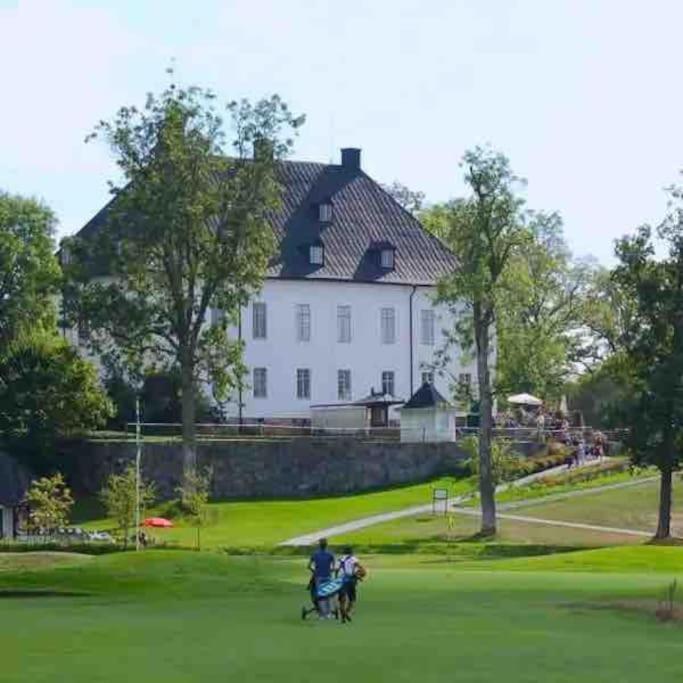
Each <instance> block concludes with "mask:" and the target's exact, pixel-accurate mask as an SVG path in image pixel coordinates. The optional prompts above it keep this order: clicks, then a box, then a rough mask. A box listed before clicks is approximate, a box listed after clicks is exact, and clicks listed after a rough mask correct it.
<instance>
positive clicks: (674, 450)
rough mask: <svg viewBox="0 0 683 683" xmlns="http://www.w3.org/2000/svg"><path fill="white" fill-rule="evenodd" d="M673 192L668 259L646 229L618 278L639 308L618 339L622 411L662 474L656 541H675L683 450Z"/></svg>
mask: <svg viewBox="0 0 683 683" xmlns="http://www.w3.org/2000/svg"><path fill="white" fill-rule="evenodd" d="M672 194H673V200H674V202H678V205H674V207H673V208H672V211H671V213H670V214H669V215H668V217H667V218H666V220H665V221H664V222H663V223H662V224H661V225H660V226H659V228H658V230H657V235H658V237H659V239H660V240H661V241H662V243H663V244H664V245H666V247H667V250H668V253H667V255H666V257H665V258H663V259H657V257H656V255H655V246H654V242H653V234H652V233H653V231H652V229H651V228H650V227H649V226H644V227H641V228H640V229H639V230H638V231H637V232H636V234H635V235H634V236H632V237H625V238H623V239H622V240H621V241H620V242H619V243H618V245H617V256H618V257H619V261H620V263H619V265H618V266H617V267H616V268H615V270H614V273H613V276H612V277H613V280H614V283H616V284H617V285H618V286H619V287H620V288H621V289H622V290H623V296H624V297H625V298H627V299H629V300H631V301H632V302H633V303H634V310H633V315H632V317H631V318H630V319H629V324H628V325H626V326H625V329H624V331H623V334H622V335H621V337H620V339H619V341H618V344H619V347H618V348H620V351H621V353H622V354H623V356H624V360H625V362H624V363H621V364H620V371H621V374H622V378H623V381H625V382H627V383H628V385H629V387H630V392H629V394H630V400H625V401H624V402H623V403H622V404H621V405H620V406H618V408H619V410H620V412H621V413H622V416H623V417H624V419H625V420H626V421H627V423H628V424H629V425H630V430H629V439H628V440H629V446H630V448H631V452H632V457H633V459H634V461H635V462H636V463H638V464H640V463H648V464H654V465H656V466H657V467H658V468H659V471H660V490H659V515H658V523H657V531H656V533H655V538H658V539H663V538H668V537H669V536H670V535H671V496H672V478H673V472H674V470H675V469H677V468H678V466H679V464H680V461H681V454H682V452H683V208H682V207H681V205H680V199H681V193H680V191H677V190H673V192H672Z"/></svg>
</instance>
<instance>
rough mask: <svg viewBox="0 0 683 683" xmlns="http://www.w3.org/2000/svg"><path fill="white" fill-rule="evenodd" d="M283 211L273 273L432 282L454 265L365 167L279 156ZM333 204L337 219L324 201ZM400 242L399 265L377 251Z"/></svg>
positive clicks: (99, 218)
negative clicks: (317, 247)
mask: <svg viewBox="0 0 683 683" xmlns="http://www.w3.org/2000/svg"><path fill="white" fill-rule="evenodd" d="M277 173H278V178H279V181H280V183H281V185H282V188H283V193H282V209H281V210H280V211H279V212H277V213H276V214H274V215H272V216H270V222H271V224H272V226H273V230H274V231H275V234H276V236H277V238H278V241H279V245H280V249H279V253H278V255H277V256H276V257H275V258H274V259H273V262H272V264H271V267H270V269H269V271H268V276H269V277H271V278H296V279H302V278H305V279H311V280H313V279H317V280H353V281H357V282H386V283H401V284H406V283H407V284H419V285H431V284H434V283H435V282H436V280H437V279H438V278H439V277H440V276H442V275H444V274H445V273H447V272H449V271H451V270H452V269H453V268H454V267H455V258H454V256H453V254H452V253H451V252H450V251H449V250H448V249H447V248H446V247H445V246H444V244H443V243H442V242H440V241H439V240H438V239H437V238H436V237H434V236H432V235H430V234H429V233H428V232H426V231H425V230H424V229H423V228H422V226H421V225H420V223H419V221H417V219H415V218H414V217H413V216H412V215H411V214H410V213H408V212H407V211H405V210H404V209H403V207H401V206H400V205H399V204H398V203H397V202H396V201H395V200H394V199H393V198H392V197H391V196H390V195H389V194H387V192H385V191H384V190H383V189H382V188H381V186H380V185H379V184H378V183H376V182H375V181H374V180H372V178H370V177H369V176H368V175H366V174H365V173H364V172H363V171H362V170H361V169H359V168H355V167H348V166H342V165H336V164H329V165H326V164H318V163H312V162H301V161H281V162H278V166H277ZM323 202H331V203H332V205H333V217H332V221H331V223H321V222H320V220H319V204H321V203H323ZM110 205H111V202H109V204H107V206H105V207H104V208H103V209H102V210H100V211H99V212H98V213H97V214H96V215H95V216H94V217H93V218H92V219H91V220H90V221H88V223H87V224H86V225H85V226H84V227H83V228H82V229H81V230H80V231H79V233H78V234H79V236H81V237H85V238H88V237H90V236H92V235H94V234H95V233H96V232H97V231H98V230H99V229H100V228H101V227H102V226H104V225H105V224H106V218H107V214H108V210H109V207H110ZM319 241H322V244H323V245H324V248H325V258H324V264H323V265H313V264H311V263H309V258H308V248H307V247H308V246H309V245H311V244H316V243H319ZM381 248H395V250H396V251H395V262H394V268H393V269H385V268H382V267H381V266H380V262H379V258H378V253H377V250H378V249H381Z"/></svg>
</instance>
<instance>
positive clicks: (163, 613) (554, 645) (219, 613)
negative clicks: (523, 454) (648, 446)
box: [0, 547, 683, 683]
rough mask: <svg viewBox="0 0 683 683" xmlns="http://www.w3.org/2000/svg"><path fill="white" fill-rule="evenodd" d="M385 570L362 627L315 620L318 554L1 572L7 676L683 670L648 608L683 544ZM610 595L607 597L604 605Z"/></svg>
mask: <svg viewBox="0 0 683 683" xmlns="http://www.w3.org/2000/svg"><path fill="white" fill-rule="evenodd" d="M363 559H364V560H365V561H366V563H367V564H368V566H369V568H370V575H369V579H368V581H367V582H366V583H364V584H363V585H362V586H361V592H360V603H359V609H358V611H357V613H356V617H355V619H354V622H353V624H350V625H346V626H342V625H340V624H336V623H328V622H317V621H309V622H305V623H303V622H301V621H300V619H299V616H298V611H299V608H300V606H301V604H302V603H303V602H305V599H306V592H305V590H304V584H305V580H306V576H305V573H304V572H303V570H302V564H303V558H295V559H277V558H272V557H269V558H259V557H251V558H230V557H227V556H225V555H222V554H218V553H191V552H180V551H166V552H160V551H148V552H144V553H141V554H138V555H135V554H133V553H126V554H120V555H115V556H106V557H98V558H94V559H92V560H90V561H88V562H86V563H83V564H82V565H81V566H78V567H59V568H54V569H49V568H45V567H43V568H42V569H41V570H38V571H26V570H24V571H22V572H15V573H12V572H3V573H0V593H1V592H2V591H9V590H16V591H26V590H27V589H28V590H31V589H32V590H45V591H46V590H56V591H61V592H62V593H68V592H72V593H73V592H79V593H86V594H85V595H81V596H80V597H78V596H73V595H69V596H64V597H32V598H16V599H12V600H10V599H3V598H0V609H1V610H2V616H3V618H2V619H0V642H1V643H2V680H3V683H26V682H28V681H30V682H31V683H33V682H35V681H40V683H53V682H55V683H56V682H60V683H61V681H64V680H68V681H70V682H72V683H85V682H86V681H87V682H88V683H90V682H91V681H93V680H95V681H98V683H109V682H112V683H114V682H116V683H119V682H120V681H130V682H131V683H137V682H144V683H187V682H189V681H202V682H203V683H213V682H214V681H215V682H218V681H220V682H221V683H223V682H224V681H249V682H250V683H251V682H252V681H253V682H257V683H258V682H260V681H269V682H270V681H279V682H281V683H290V682H291V683H294V682H296V683H309V682H313V681H315V682H316V683H337V682H338V681H343V680H353V681H356V682H357V683H370V682H372V683H378V682H379V683H383V682H384V681H390V682H391V683H396V682H397V681H398V682H399V683H404V682H406V683H407V682H411V683H412V682H413V681H420V682H421V683H437V682H438V683H442V682H443V681H451V680H461V681H467V682H468V683H500V682H503V681H504V682H505V683H529V682H531V681H544V682H548V683H569V682H572V683H576V682H583V681H585V682H587V683H588V682H590V683H593V682H594V681H597V682H602V681H605V682H607V681H610V682H612V681H619V683H641V682H642V683H645V682H649V681H676V680H680V678H681V676H683V657H681V654H682V652H683V646H682V645H681V642H682V641H681V634H683V630H682V629H681V627H680V626H679V625H677V624H675V623H674V624H667V625H662V624H658V623H657V621H656V620H655V618H654V614H653V613H652V612H650V611H647V610H640V611H635V610H632V611H628V610H624V609H621V608H619V609H617V608H616V607H615V605H617V604H618V605H630V604H634V605H635V604H638V605H642V604H650V603H653V602H654V601H655V600H656V598H657V596H658V595H660V594H661V592H662V590H663V588H664V586H666V584H667V583H668V582H669V581H670V579H671V578H672V577H673V576H679V577H680V576H681V575H683V554H680V551H678V550H677V549H672V548H655V547H637V548H624V549H621V548H619V549H610V550H601V551H591V552H574V553H564V554H562V555H558V556H548V557H527V558H517V559H510V560H496V561H490V562H489V561H481V562H471V563H462V564H453V563H452V562H449V561H448V559H447V558H443V557H427V556H417V557H416V556H409V555H402V556H398V557H393V556H379V557H369V558H363ZM596 607H599V608H600V609H596Z"/></svg>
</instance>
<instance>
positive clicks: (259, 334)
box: [251, 301, 268, 339]
mask: <svg viewBox="0 0 683 683" xmlns="http://www.w3.org/2000/svg"><path fill="white" fill-rule="evenodd" d="M251 316H252V319H251V322H252V337H253V338H254V339H265V338H266V336H267V334H268V320H267V309H266V304H265V303H264V302H263V301H254V303H253V304H252V306H251Z"/></svg>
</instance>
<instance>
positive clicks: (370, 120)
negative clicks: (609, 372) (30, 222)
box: [0, 0, 683, 261]
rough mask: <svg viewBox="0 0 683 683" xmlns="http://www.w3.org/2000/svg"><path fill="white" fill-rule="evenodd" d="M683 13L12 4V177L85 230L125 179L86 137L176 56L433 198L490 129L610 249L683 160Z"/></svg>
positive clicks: (545, 191)
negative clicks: (295, 116)
mask: <svg viewBox="0 0 683 683" xmlns="http://www.w3.org/2000/svg"><path fill="white" fill-rule="evenodd" d="M681 26H683V2H680V0H651V1H650V2H642V1H637V2H636V1H631V0H620V1H617V0H614V1H609V0H601V1H599V0H567V1H562V0H550V1H548V0H534V1H532V0H527V1H521V0H520V1H518V2H515V1H513V0H499V1H496V0H489V1H485V0H480V1H477V0H470V1H464V0H460V1H458V0H421V1H420V0H372V1H371V0H366V1H361V0H345V1H343V2H342V1H340V0H318V1H314V0H310V1H305V0H290V1H289V2H284V1H276V0H270V1H265V0H263V1H259V0H222V1H218V0H217V1H211V0H201V2H199V1H198V2H187V1H183V2H173V1H172V0H118V1H116V2H114V1H111V2H105V1H104V0H101V1H100V2H96V1H94V0H91V1H87V0H80V1H79V0H43V1H41V0H33V1H31V0H26V1H22V0H0V64H1V65H2V77H1V79H0V84H1V87H2V106H1V107H0V188H3V189H5V190H9V191H11V192H19V193H24V194H31V195H36V196H39V197H42V198H43V199H45V200H46V201H47V202H48V203H49V204H50V205H51V206H52V207H53V208H54V209H55V211H56V212H57V214H58V216H59V219H60V235H63V234H69V233H71V232H73V231H75V230H76V229H78V228H79V227H80V226H81V225H82V224H83V223H84V222H85V221H86V220H87V219H88V218H89V217H90V216H91V215H92V214H93V213H94V212H95V211H96V210H97V209H98V208H100V206H101V205H102V204H103V203H104V201H106V199H107V187H106V181H107V179H108V178H112V177H113V176H114V174H115V167H114V164H113V160H112V158H111V157H110V155H109V153H108V151H107V150H106V149H105V148H104V147H103V146H102V145H101V143H94V144H88V145H86V144H84V142H83V139H84V137H85V135H86V134H87V133H88V132H89V131H90V130H91V128H92V127H93V125H94V124H95V123H96V122H97V121H98V120H99V119H101V118H103V117H104V118H108V117H110V116H111V115H112V114H113V113H114V111H115V110H116V108H117V107H118V106H120V105H122V104H133V103H142V102H143V98H144V94H145V92H147V91H148V90H156V89H158V88H159V87H161V86H162V85H164V83H165V80H166V76H165V74H164V68H165V67H166V66H167V65H168V64H169V63H170V60H171V59H172V58H175V59H176V64H177V73H178V77H179V79H180V81H181V82H184V83H197V84H200V85H206V86H210V87H212V88H214V89H215V90H216V91H217V93H218V94H219V95H220V96H222V97H224V98H225V99H226V100H227V99H234V98H240V97H249V98H255V97H259V96H261V95H265V94H270V93H273V92H277V93H279V94H280V95H282V97H283V98H284V99H285V100H286V101H287V102H289V104H290V106H291V108H292V109H293V110H294V111H295V112H297V113H305V114H306V116H307V123H306V125H305V127H304V128H303V130H302V131H301V135H300V137H299V139H298V141H297V145H296V153H295V156H296V157H298V158H302V159H311V160H321V161H328V160H330V158H331V157H334V158H336V157H337V154H338V152H337V149H338V148H339V147H343V146H359V147H362V148H363V166H364V168H365V169H366V170H367V171H368V172H369V173H370V174H371V175H372V176H374V177H375V178H376V179H378V180H380V181H382V182H391V181H392V180H395V179H397V180H400V181H401V182H403V183H405V184H406V185H408V186H410V187H412V188H414V189H420V190H422V191H424V192H425V193H426V194H427V198H428V200H430V201H439V200H443V199H446V198H449V197H452V196H456V195H457V194H459V193H460V192H461V191H462V185H461V181H460V170H459V169H458V165H457V164H458V160H459V158H460V157H461V155H462V153H463V151H464V150H465V149H466V148H468V147H471V146H473V145H475V144H480V143H487V142H488V143H491V144H492V145H493V146H494V147H496V148H498V149H500V150H501V151H503V152H505V153H506V154H507V155H508V156H509V157H510V159H511V161H512V164H513V167H514V168H515V170H516V171H517V172H518V173H519V174H520V175H523V176H525V177H526V178H527V179H528V181H529V185H528V189H527V198H528V202H529V205H530V206H531V207H533V208H536V209H546V210H557V211H559V212H560V213H561V214H562V216H563V217H564V221H565V231H566V234H567V237H568V240H569V242H570V245H571V246H572V248H573V250H574V251H575V253H577V254H587V253H593V254H594V255H595V256H597V257H598V258H599V259H600V260H602V261H608V260H609V258H610V255H611V253H612V242H613V240H614V238H615V237H618V236H620V235H621V234H623V233H625V232H627V231H630V230H632V229H633V228H634V227H635V226H637V225H638V224H640V223H642V222H645V221H651V222H656V221H657V219H658V218H659V217H660V216H661V214H662V212H663V210H664V208H665V203H666V198H665V195H664V193H663V191H662V188H663V187H664V186H666V185H668V184H670V183H672V182H674V181H676V180H677V178H678V171H679V169H680V168H682V167H683V136H682V135H681V132H680V131H681V128H682V127H683V123H682V119H681V111H683V106H682V105H683V90H682V89H681V87H680V69H681V66H682V65H683V60H682V59H681V56H682V53H683V46H682V45H683V44H682V42H681V40H680V30H681Z"/></svg>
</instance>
